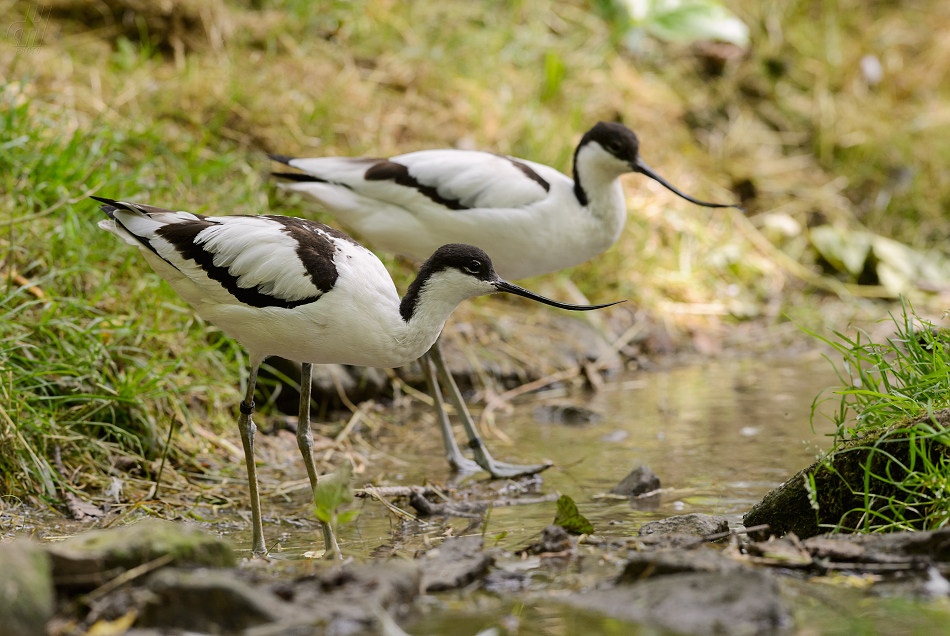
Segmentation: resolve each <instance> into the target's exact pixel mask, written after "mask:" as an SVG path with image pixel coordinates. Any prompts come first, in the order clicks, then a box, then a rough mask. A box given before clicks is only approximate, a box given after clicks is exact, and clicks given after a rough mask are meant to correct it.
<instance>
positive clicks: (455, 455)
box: [419, 353, 479, 473]
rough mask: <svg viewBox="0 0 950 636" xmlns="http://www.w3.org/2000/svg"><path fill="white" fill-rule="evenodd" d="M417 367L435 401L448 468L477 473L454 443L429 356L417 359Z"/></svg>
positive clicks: (475, 467) (470, 461)
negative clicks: (419, 368)
mask: <svg viewBox="0 0 950 636" xmlns="http://www.w3.org/2000/svg"><path fill="white" fill-rule="evenodd" d="M419 365H420V366H421V367H422V375H424V376H425V379H426V384H427V385H428V386H429V395H431V396H432V399H433V400H434V401H435V414H436V418H437V419H438V420H439V428H440V429H441V430H442V442H443V443H444V444H445V458H446V459H447V460H449V466H451V467H452V469H453V470H457V471H459V472H462V473H474V472H477V471H478V469H479V467H478V464H476V463H475V462H473V461H472V460H470V459H467V458H466V457H465V456H464V455H462V451H461V450H459V445H458V444H457V443H456V442H455V435H453V434H452V425H451V423H450V422H449V416H448V414H447V413H446V412H445V403H444V402H443V400H442V391H441V390H440V389H439V383H438V382H437V381H436V379H435V375H434V373H433V368H432V360H431V359H430V358H429V354H428V353H427V354H425V355H424V356H422V357H421V358H420V359H419Z"/></svg>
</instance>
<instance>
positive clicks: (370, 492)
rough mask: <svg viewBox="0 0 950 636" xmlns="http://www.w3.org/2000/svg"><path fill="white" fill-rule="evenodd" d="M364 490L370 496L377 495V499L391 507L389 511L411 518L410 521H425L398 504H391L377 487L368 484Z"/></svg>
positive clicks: (398, 515)
mask: <svg viewBox="0 0 950 636" xmlns="http://www.w3.org/2000/svg"><path fill="white" fill-rule="evenodd" d="M363 492H365V493H366V494H368V495H370V496H372V497H375V498H376V499H378V500H379V503H381V504H383V505H384V506H386V508H388V509H389V512H391V513H393V514H394V515H396V516H397V517H401V518H403V519H407V520H409V521H415V522H417V523H425V522H424V521H422V520H420V519H419V517H416V516H415V515H413V514H411V513H408V512H406V511H405V510H403V509H402V508H399V507H398V506H394V505H393V504H391V503H389V502H388V501H386V499H385V498H384V497H382V496H381V495H379V494H378V493H377V492H376V489H375V488H373V487H372V486H367V487H366V488H364V489H363Z"/></svg>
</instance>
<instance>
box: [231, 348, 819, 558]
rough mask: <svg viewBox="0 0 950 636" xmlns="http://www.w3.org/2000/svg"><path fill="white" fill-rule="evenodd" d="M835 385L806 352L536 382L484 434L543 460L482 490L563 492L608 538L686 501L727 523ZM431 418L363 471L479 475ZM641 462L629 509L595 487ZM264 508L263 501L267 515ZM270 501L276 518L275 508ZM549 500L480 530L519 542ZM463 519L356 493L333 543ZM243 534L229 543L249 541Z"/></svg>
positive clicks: (795, 453) (309, 539) (785, 470)
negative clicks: (347, 521)
mask: <svg viewBox="0 0 950 636" xmlns="http://www.w3.org/2000/svg"><path fill="white" fill-rule="evenodd" d="M835 382H836V377H835V375H834V373H833V371H832V369H831V368H830V365H829V364H828V362H827V361H826V360H824V359H822V358H820V357H819V356H813V357H809V358H804V359H802V358H799V359H794V360H787V359H775V360H771V359H770V360H756V359H745V360H722V361H716V362H713V363H709V364H706V365H703V366H694V367H688V368H678V369H672V370H669V371H661V372H653V373H640V374H636V375H630V376H622V377H615V378H611V379H610V380H609V382H608V383H607V385H606V386H605V390H603V391H600V392H598V393H589V394H585V393H571V394H570V395H565V394H564V392H563V391H558V390H553V391H548V392H546V393H541V394H540V395H538V396H535V397H534V398H533V399H531V400H530V401H525V402H522V403H521V404H519V405H518V406H517V407H515V409H514V411H513V412H512V413H510V414H508V413H499V414H498V415H497V418H496V421H497V426H498V428H499V429H501V430H502V431H503V432H504V433H505V434H506V435H508V436H509V437H510V438H511V441H510V442H507V441H506V440H502V439H499V438H498V437H497V436H496V437H494V438H492V437H488V438H487V444H488V446H489V448H490V449H491V450H492V452H493V454H494V455H495V456H496V457H497V458H499V459H503V460H506V461H513V462H520V463H532V462H537V461H538V460H540V459H543V458H547V459H550V460H552V461H553V462H554V467H553V468H551V469H549V470H548V471H546V472H544V473H543V474H542V475H541V477H540V478H539V479H537V480H534V481H528V482H526V483H521V484H520V488H519V486H518V485H516V484H513V483H507V484H506V483H504V482H492V483H486V484H484V485H483V489H484V496H485V497H486V498H488V497H498V496H517V495H519V494H520V495H522V496H526V495H532V494H545V493H553V492H556V493H562V494H567V495H569V496H571V497H572V498H573V499H574V500H575V501H576V502H577V504H578V507H579V509H580V511H581V513H582V514H584V515H585V516H587V517H588V518H589V519H590V520H591V522H592V523H593V524H594V527H595V529H596V532H597V533H598V534H602V535H606V536H630V535H635V534H636V532H637V529H638V528H639V526H640V525H641V524H642V523H643V522H644V521H649V520H652V519H662V518H665V517H668V516H671V515H676V514H686V513H690V512H701V513H709V514H719V515H724V516H726V517H727V518H728V519H729V521H730V524H731V525H733V526H738V525H741V518H742V514H743V513H744V512H745V511H747V510H748V509H749V507H750V506H751V505H752V504H754V503H755V502H756V501H758V500H759V499H761V497H762V496H763V495H764V494H765V493H766V492H768V491H769V490H770V489H771V488H774V487H775V486H776V485H778V484H779V483H781V482H782V481H783V480H784V479H786V478H787V477H788V476H789V475H791V474H793V473H794V472H796V471H797V470H799V469H800V468H802V467H803V466H805V465H807V464H809V463H810V462H812V461H814V458H815V454H816V453H817V451H818V449H819V448H826V447H827V446H828V445H829V444H830V442H829V440H828V438H827V437H826V436H825V435H826V434H827V433H829V432H830V431H831V426H830V424H828V423H827V422H826V421H825V420H824V419H822V418H816V420H815V421H816V430H815V432H812V428H811V423H810V415H811V403H812V400H813V398H814V397H815V395H816V394H817V393H818V392H819V391H821V390H822V389H825V388H827V387H829V386H832V385H834V384H835ZM549 404H570V405H575V406H582V407H584V408H586V409H590V410H591V411H594V412H595V413H597V414H599V415H600V416H601V419H599V421H596V422H595V423H591V424H586V425H568V424H557V423H542V422H539V421H538V418H537V417H536V411H537V409H538V407H539V406H541V405H549ZM429 417H430V416H429V414H428V413H423V412H415V413H412V414H408V415H407V417H406V421H405V424H404V427H403V428H402V429H401V430H400V431H399V434H398V437H397V438H394V439H393V440H391V441H392V444H390V445H387V447H382V446H381V447H380V450H383V451H384V452H388V453H394V454H398V457H397V458H396V460H391V459H387V458H386V457H377V458H375V459H374V462H373V466H371V467H369V469H368V471H367V475H365V476H363V477H361V479H364V480H365V479H366V478H367V477H377V478H378V479H380V480H381V481H382V483H385V484H386V485H409V484H422V483H426V479H428V480H429V481H435V482H438V483H443V484H456V485H458V486H464V485H466V484H468V483H470V482H472V481H477V480H479V479H480V476H479V475H475V476H473V477H468V478H463V479H461V480H458V479H457V478H454V477H453V475H451V474H450V473H449V471H448V468H447V466H446V462H445V460H444V459H443V458H442V450H441V448H442V447H441V440H440V438H439V435H438V431H437V429H435V427H434V424H432V423H431V422H426V423H423V422H422V421H421V420H427V419H428V418H429ZM384 442H385V440H384ZM393 448H396V449H398V450H396V451H393V450H392V449H393ZM641 464H643V465H646V466H649V467H650V468H652V469H653V470H654V471H655V472H656V473H657V474H658V475H659V476H660V479H661V482H662V487H663V489H664V490H663V492H662V494H661V495H660V496H659V497H658V498H657V499H654V500H652V501H648V502H643V503H642V504H641V505H639V506H637V507H634V506H632V505H631V504H630V503H629V502H628V501H627V500H619V501H618V500H617V499H614V498H608V497H605V496H604V494H605V493H606V492H607V491H608V490H609V489H610V488H612V487H613V486H614V485H616V484H617V483H618V482H619V481H620V480H621V479H623V477H624V476H625V475H626V474H627V473H628V472H629V471H630V470H631V469H633V468H634V467H636V466H638V465H641ZM519 490H523V492H519ZM266 508H267V504H266V503H265V515H266V514H267V512H266ZM272 511H273V516H274V517H279V516H280V514H281V513H280V511H279V509H274V508H272ZM554 511H555V506H554V504H553V503H544V504H536V505H528V506H514V507H505V508H495V509H493V510H492V512H491V515H490V519H489V521H488V524H487V527H484V526H479V528H478V531H479V532H482V531H484V532H485V535H486V538H488V539H490V540H498V545H500V546H501V547H506V548H516V547H518V546H520V545H523V544H525V543H526V542H527V541H529V540H530V539H531V538H532V537H533V536H534V535H535V534H536V533H537V532H539V531H540V530H541V529H542V528H543V527H544V526H546V525H548V524H549V523H551V521H552V520H553V518H554ZM468 524H469V520H466V519H449V520H439V521H436V522H432V523H429V524H413V523H400V522H398V521H396V520H394V519H393V517H392V516H391V515H389V514H388V513H387V511H386V510H385V509H384V508H383V507H382V506H380V505H379V504H377V503H370V502H366V503H364V504H362V514H361V516H360V518H359V522H358V523H355V524H351V525H350V526H348V527H344V528H343V529H342V531H341V542H342V543H341V545H342V546H343V548H344V550H345V551H347V552H349V553H351V554H354V555H368V554H370V553H371V552H372V551H373V550H375V549H377V548H380V546H387V547H389V546H392V547H395V548H396V549H398V550H402V551H407V552H408V553H409V554H411V552H412V551H413V550H415V549H417V548H419V547H422V546H423V545H424V544H425V537H426V536H439V535H442V534H444V533H445V532H446V531H447V530H448V526H451V529H452V531H453V532H456V533H457V532H460V531H462V530H464V529H465V528H466V526H468ZM265 530H266V528H265ZM284 530H289V528H287V527H286V526H285V527H284ZM502 534H504V536H503V537H500V538H499V535H502ZM248 539H249V537H247V538H245V537H243V536H242V537H241V538H239V539H238V541H241V542H242V543H244V544H245V545H246V544H247V543H248ZM313 548H314V543H313V535H311V534H310V533H309V532H302V533H293V532H288V533H287V534H286V535H284V540H283V542H282V549H283V552H282V557H281V558H285V559H295V558H299V556H300V555H302V553H303V552H305V551H307V550H312V549H313Z"/></svg>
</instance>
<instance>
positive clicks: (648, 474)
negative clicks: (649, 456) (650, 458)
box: [610, 466, 660, 497]
mask: <svg viewBox="0 0 950 636" xmlns="http://www.w3.org/2000/svg"><path fill="white" fill-rule="evenodd" d="M659 488H660V478H659V476H658V475H657V474H656V473H655V472H653V471H652V470H650V469H649V468H647V467H646V466H637V467H636V468H634V469H633V470H631V471H630V474H629V475H627V476H626V477H624V478H623V480H621V482H620V483H619V484H617V485H616V486H614V487H613V488H611V489H610V493H611V494H613V495H623V496H625V497H636V496H638V495H642V494H644V493H647V492H652V491H654V490H659Z"/></svg>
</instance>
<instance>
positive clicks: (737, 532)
mask: <svg viewBox="0 0 950 636" xmlns="http://www.w3.org/2000/svg"><path fill="white" fill-rule="evenodd" d="M768 529H769V524H767V523H763V524H762V525H760V526H749V527H748V528H733V529H732V530H727V531H726V532H717V533H715V534H707V535H703V537H702V541H703V542H706V541H718V540H719V539H725V538H726V537H733V536H738V535H740V534H750V533H752V532H765V531H766V530H768Z"/></svg>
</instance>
